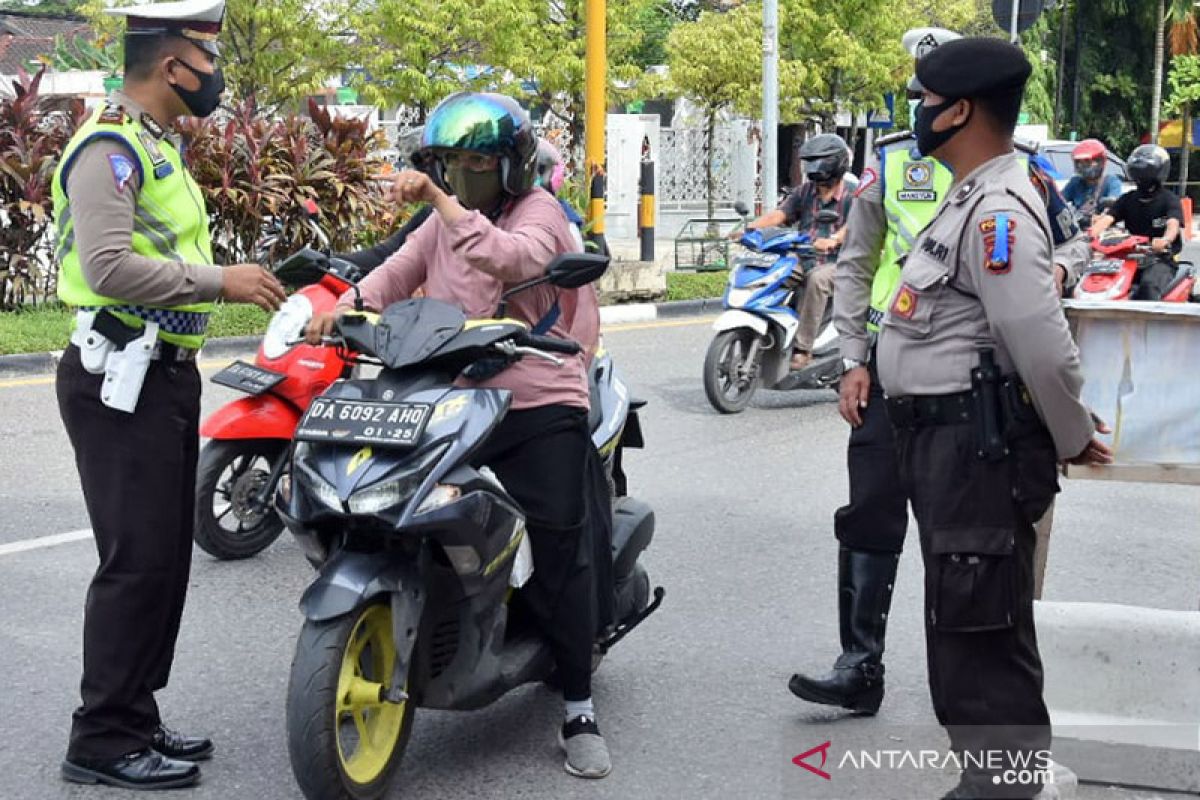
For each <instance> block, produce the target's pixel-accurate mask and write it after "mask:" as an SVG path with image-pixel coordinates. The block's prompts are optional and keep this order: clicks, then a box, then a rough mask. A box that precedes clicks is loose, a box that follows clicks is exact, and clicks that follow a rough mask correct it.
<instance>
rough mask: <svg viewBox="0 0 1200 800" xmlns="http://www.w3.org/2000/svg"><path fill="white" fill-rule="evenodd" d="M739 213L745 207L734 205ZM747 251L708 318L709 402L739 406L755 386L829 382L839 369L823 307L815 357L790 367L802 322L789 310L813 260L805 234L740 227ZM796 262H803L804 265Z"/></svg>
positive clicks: (829, 218)
mask: <svg viewBox="0 0 1200 800" xmlns="http://www.w3.org/2000/svg"><path fill="white" fill-rule="evenodd" d="M735 209H736V210H737V212H738V213H739V214H740V215H741V216H742V218H743V220H745V219H746V217H747V216H748V210H747V208H746V206H745V205H744V204H743V203H738V204H737V205H736V206H735ZM817 221H818V222H820V223H824V224H832V223H835V222H836V221H837V213H836V212H834V211H828V210H826V211H821V212H819V213H818V214H817ZM738 243H739V244H741V245H742V246H743V247H745V248H746V249H747V250H748V251H749V252H748V253H745V254H743V255H740V256H738V257H737V258H735V259H734V261H733V269H731V270H730V272H729V284H728V286H727V287H726V289H725V296H724V298H723V301H722V302H723V304H724V306H725V308H726V311H725V312H724V313H723V314H721V316H719V317H717V319H716V321H715V322H714V323H713V330H714V331H716V336H714V337H713V340H712V342H711V343H710V344H709V346H708V352H707V354H706V355H705V357H704V393H705V395H707V396H708V401H709V402H710V403H711V404H712V406H713V408H715V409H716V410H717V411H720V412H721V413H723V414H736V413H738V412H739V411H742V410H743V409H745V408H746V406H747V405H749V404H750V399H751V398H752V397H753V396H754V393H755V392H756V391H757V390H758V388H759V386H763V387H765V388H767V389H776V390H780V391H790V390H794V389H825V388H829V387H833V386H834V385H835V384H836V383H837V381H838V379H839V378H840V377H841V374H842V362H841V353H840V351H839V349H838V342H839V337H838V333H837V330H836V329H835V328H834V326H833V324H832V314H831V309H830V308H829V307H828V305H830V304H827V307H826V309H825V312H824V315H823V318H822V322H821V327H820V333H819V334H818V336H817V338H816V340H815V341H814V342H813V360H812V363H810V364H809V365H808V366H806V367H805V368H804V369H801V370H796V371H792V370H791V358H792V341H793V340H794V339H795V336H796V331H797V329H798V328H799V327H800V321H799V318H798V316H797V314H796V311H795V310H794V307H795V306H796V305H797V304H798V303H797V301H798V300H799V299H800V293H802V292H803V291H804V288H805V283H804V278H803V274H807V272H808V271H810V270H811V269H812V268H813V267H815V266H816V263H817V257H818V253H817V251H816V249H814V248H813V246H812V244H811V241H810V238H809V236H808V234H804V233H797V232H796V231H794V230H791V229H788V228H766V229H763V230H749V231H745V232H743V233H742V236H741V239H740V240H739V242H738ZM797 265H803V267H804V268H803V270H802V272H801V273H797V272H796V267H797Z"/></svg>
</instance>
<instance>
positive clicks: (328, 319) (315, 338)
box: [304, 311, 342, 344]
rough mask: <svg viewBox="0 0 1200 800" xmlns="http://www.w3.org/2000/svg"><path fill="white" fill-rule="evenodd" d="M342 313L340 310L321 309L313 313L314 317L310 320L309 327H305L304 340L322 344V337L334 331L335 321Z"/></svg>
mask: <svg viewBox="0 0 1200 800" xmlns="http://www.w3.org/2000/svg"><path fill="white" fill-rule="evenodd" d="M341 315H342V312H340V311H319V312H317V313H316V314H313V318H312V319H310V320H309V321H308V327H307V328H305V329H304V341H306V342H308V343H309V344H320V343H321V337H323V336H329V335H330V334H332V333H333V326H334V323H336V322H337V319H338V317H340V316H341Z"/></svg>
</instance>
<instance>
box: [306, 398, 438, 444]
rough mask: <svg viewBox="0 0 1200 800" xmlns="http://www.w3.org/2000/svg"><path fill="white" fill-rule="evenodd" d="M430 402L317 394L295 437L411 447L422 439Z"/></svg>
mask: <svg viewBox="0 0 1200 800" xmlns="http://www.w3.org/2000/svg"><path fill="white" fill-rule="evenodd" d="M432 413H433V405H432V404H430V403H383V402H376V401H373V400H343V399H341V398H332V397H318V398H317V399H316V400H313V402H312V405H311V406H309V407H308V412H307V413H306V414H305V415H304V418H303V419H301V420H300V425H299V427H297V428H296V434H295V436H296V438H297V439H299V440H302V441H306V442H326V443H330V444H373V445H379V446H382V447H412V446H413V445H415V444H416V443H417V442H419V441H420V440H421V434H423V433H424V432H425V426H426V425H427V424H428V423H429V417H430V416H431V415H432Z"/></svg>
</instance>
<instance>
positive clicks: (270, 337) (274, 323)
mask: <svg viewBox="0 0 1200 800" xmlns="http://www.w3.org/2000/svg"><path fill="white" fill-rule="evenodd" d="M312 316H313V307H312V302H311V301H309V299H308V298H307V297H305V296H304V295H302V294H294V295H292V296H291V297H289V298H288V299H287V302H286V303H284V304H283V305H282V306H280V307H279V310H278V311H276V312H275V316H273V317H271V322H270V324H268V325H267V332H266V333H265V334H264V335H263V342H262V347H263V355H265V356H266V357H267V358H270V359H275V358H280V357H281V356H283V355H284V354H285V353H287V351H288V350H289V349H290V348H291V345H289V344H288V342H290V341H295V340H296V339H299V338H300V334H302V333H304V328H305V326H307V325H308V321H309V320H311V319H312Z"/></svg>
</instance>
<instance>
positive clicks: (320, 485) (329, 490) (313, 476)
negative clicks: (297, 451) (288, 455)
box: [296, 459, 342, 511]
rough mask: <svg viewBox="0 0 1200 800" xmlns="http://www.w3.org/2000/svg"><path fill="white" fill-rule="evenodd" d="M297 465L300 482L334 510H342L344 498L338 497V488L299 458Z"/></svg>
mask: <svg viewBox="0 0 1200 800" xmlns="http://www.w3.org/2000/svg"><path fill="white" fill-rule="evenodd" d="M296 467H297V469H296V474H297V475H298V476H300V482H302V483H303V484H304V485H305V486H306V487H308V490H309V491H310V492H311V493H312V495H313V496H314V497H316V498H317V499H318V500H320V501H321V502H322V503H323V504H325V505H326V506H328V507H329V508H331V509H333V510H334V511H341V510H342V498H340V497H338V492H337V488H336V487H334V485H333V484H332V483H330V482H329V481H327V480H325V479H324V478H322V477H321V476H320V475H318V474H317V473H316V472H314V471H313V469H312V468H311V467H309V466H308V465H306V464H303V463H302V462H300V461H299V459H297V461H296Z"/></svg>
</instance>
